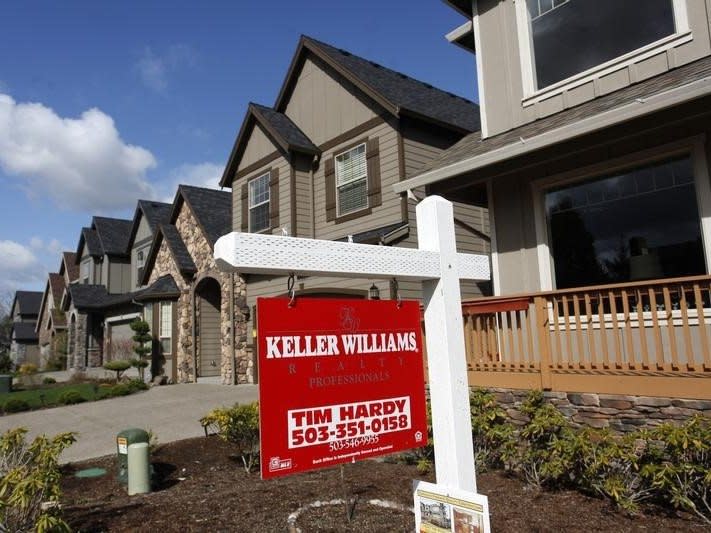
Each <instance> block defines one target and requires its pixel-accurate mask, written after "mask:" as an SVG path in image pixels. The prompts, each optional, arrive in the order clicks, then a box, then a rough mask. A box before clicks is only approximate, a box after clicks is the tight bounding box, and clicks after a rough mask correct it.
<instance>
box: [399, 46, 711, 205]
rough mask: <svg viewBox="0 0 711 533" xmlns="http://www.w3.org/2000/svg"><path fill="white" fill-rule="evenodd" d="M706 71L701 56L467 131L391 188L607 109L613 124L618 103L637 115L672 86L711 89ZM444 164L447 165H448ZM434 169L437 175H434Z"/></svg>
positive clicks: (488, 157)
mask: <svg viewBox="0 0 711 533" xmlns="http://www.w3.org/2000/svg"><path fill="white" fill-rule="evenodd" d="M710 77H711V56H707V57H705V58H702V59H699V60H697V61H695V62H692V63H689V64H687V65H684V66H682V67H678V68H676V69H673V70H670V71H668V72H666V73H664V74H661V75H659V76H654V77H652V78H648V79H646V80H644V81H641V82H639V83H636V84H634V85H630V86H628V87H625V88H624V89H621V90H619V91H616V92H613V93H610V94H607V95H605V96H602V97H600V98H596V99H594V100H590V101H588V102H585V103H582V104H580V105H578V106H576V107H572V108H570V109H566V110H564V111H560V112H559V113H556V114H554V115H550V116H548V117H545V118H542V119H538V120H536V121H534V122H530V123H528V124H524V125H523V126H519V127H517V128H514V129H512V130H509V131H506V132H503V133H500V134H498V135H494V136H491V137H487V138H485V139H482V138H481V133H480V132H475V133H472V134H471V135H467V136H466V137H464V138H462V139H461V140H460V141H459V142H458V143H456V144H455V145H453V146H452V147H451V148H449V149H447V150H444V151H443V152H441V153H440V154H439V155H438V156H437V157H436V158H434V159H433V160H431V161H430V162H429V163H427V164H426V165H424V166H423V167H422V168H421V169H420V170H419V171H418V172H417V173H416V174H415V175H414V176H413V177H412V178H410V179H408V180H405V181H402V182H399V183H397V184H395V185H394V186H393V189H394V190H395V191H396V192H402V191H404V190H407V189H411V188H414V187H419V186H422V185H427V184H429V183H434V182H436V181H440V180H442V179H447V178H448V177H454V176H456V175H460V174H463V173H465V172H469V171H473V170H475V169H476V168H484V167H486V166H488V165H490V164H494V163H497V162H499V161H500V160H503V159H509V158H513V157H515V156H518V155H521V154H520V153H519V154H515V155H510V154H511V153H512V152H513V151H518V152H523V151H526V150H530V151H533V150H535V149H539V148H541V146H538V144H539V143H537V142H535V141H536V139H538V138H539V137H540V138H541V139H543V138H545V137H546V136H548V137H551V138H552V137H554V136H556V135H558V134H561V135H562V134H563V133H562V132H565V131H567V130H566V128H571V127H575V128H578V129H582V128H584V127H585V125H586V121H595V124H593V125H592V126H591V131H595V130H596V129H598V130H599V129H601V128H602V127H607V126H598V125H597V120H598V118H597V117H598V116H599V115H602V116H605V114H606V113H607V114H608V115H610V112H612V113H614V115H610V116H611V117H612V118H611V121H612V124H617V123H619V122H621V121H623V120H631V119H630V118H626V119H621V118H620V117H622V108H625V109H631V110H632V111H633V112H636V113H638V114H636V115H635V116H641V115H643V114H645V113H649V112H653V111H654V108H653V107H652V105H651V104H652V100H653V99H654V98H660V99H662V98H666V100H669V94H671V93H672V92H674V91H676V92H677V93H681V92H684V91H685V90H687V89H689V88H692V89H689V90H690V92H693V93H694V94H696V96H694V98H698V97H700V96H699V95H701V96H704V95H706V94H708V93H709V92H711V91H709V88H710V87H711V85H709V83H708V80H709V78H710ZM696 86H698V87H699V88H700V89H699V90H696V89H695V88H694V87H696ZM697 93H698V94H697ZM680 98H682V101H684V99H686V100H691V99H693V98H690V97H687V96H686V95H685V94H682V95H681V96H680ZM669 105H671V104H669ZM632 118H635V117H632ZM593 126H594V127H593ZM585 133H586V132H585V131H583V132H581V133H577V134H576V135H570V134H568V135H565V140H569V139H573V138H574V137H576V136H581V135H584V134H585ZM541 142H543V141H541ZM554 142H558V141H554V140H551V141H550V143H549V144H553V143H554ZM543 147H545V146H543ZM478 162H480V164H478V165H476V167H474V166H473V165H475V164H476V163H478ZM470 163H471V164H470ZM463 165H467V166H468V167H472V168H462V169H461V170H459V169H457V170H455V168H456V167H459V166H463ZM455 166H456V167H455ZM447 167H453V168H452V170H449V169H448V168H447ZM443 173H446V174H447V176H442V174H443ZM435 174H437V175H438V176H437V177H435V176H434V175H435Z"/></svg>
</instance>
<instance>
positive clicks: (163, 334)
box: [158, 302, 173, 354]
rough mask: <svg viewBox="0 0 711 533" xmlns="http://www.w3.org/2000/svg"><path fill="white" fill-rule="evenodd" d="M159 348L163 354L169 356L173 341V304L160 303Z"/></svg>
mask: <svg viewBox="0 0 711 533" xmlns="http://www.w3.org/2000/svg"><path fill="white" fill-rule="evenodd" d="M158 335H159V337H160V347H161V351H162V353H164V354H169V353H171V351H172V341H173V303H172V302H161V303H160V328H159V333H158Z"/></svg>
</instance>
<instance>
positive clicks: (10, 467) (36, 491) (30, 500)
mask: <svg viewBox="0 0 711 533" xmlns="http://www.w3.org/2000/svg"><path fill="white" fill-rule="evenodd" d="M26 433H27V430H26V429H24V428H18V429H13V430H9V431H7V432H5V433H4V434H2V435H0V495H2V496H0V530H2V531H37V532H38V533H45V532H49V531H53V532H58V531H70V529H69V526H68V525H67V524H66V522H64V520H62V518H61V515H60V511H61V507H60V506H59V500H60V496H61V494H60V486H59V481H60V479H61V473H60V470H59V456H60V454H61V453H62V451H63V450H64V449H65V448H67V447H68V446H70V445H71V444H72V443H73V442H74V441H75V440H76V439H75V436H74V434H73V433H60V434H58V435H56V436H55V437H53V438H51V439H50V438H47V437H46V436H44V435H41V436H39V437H37V438H35V439H34V441H32V443H31V444H30V443H27V442H26V441H25V434H26Z"/></svg>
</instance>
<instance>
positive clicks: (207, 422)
mask: <svg viewBox="0 0 711 533" xmlns="http://www.w3.org/2000/svg"><path fill="white" fill-rule="evenodd" d="M200 423H201V424H202V426H203V427H204V428H209V427H213V428H215V429H216V430H217V432H218V434H219V435H220V437H221V438H222V439H224V440H226V441H228V442H231V443H233V444H234V445H235V446H236V448H237V453H238V454H239V455H240V457H241V459H242V464H243V465H244V469H245V470H246V471H247V472H248V473H249V472H251V471H252V468H253V467H254V466H255V465H256V464H257V462H258V460H259V404H258V403H257V402H253V403H250V404H244V405H240V404H235V405H234V406H233V407H221V408H217V409H213V410H212V411H210V412H209V413H208V414H207V415H206V416H204V417H202V418H201V419H200Z"/></svg>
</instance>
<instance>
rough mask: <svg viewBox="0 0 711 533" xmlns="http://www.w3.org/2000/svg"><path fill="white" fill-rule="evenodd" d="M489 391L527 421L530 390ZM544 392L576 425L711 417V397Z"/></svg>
mask: <svg viewBox="0 0 711 533" xmlns="http://www.w3.org/2000/svg"><path fill="white" fill-rule="evenodd" d="M489 390H490V391H491V392H493V393H494V396H495V397H496V400H497V402H498V403H499V405H501V407H503V408H504V409H505V410H506V413H507V414H508V416H509V418H510V419H511V421H512V422H513V423H514V424H518V425H522V424H524V423H525V422H526V421H527V418H526V415H524V414H523V413H521V411H520V406H521V403H522V402H523V401H524V400H525V399H526V396H527V395H528V392H529V391H526V390H513V389H493V388H492V389H489ZM543 395H544V396H545V398H546V400H547V401H548V402H550V403H551V404H553V405H555V406H556V407H557V408H558V410H559V411H560V412H561V413H563V415H565V417H566V418H568V419H569V420H570V421H571V422H572V423H573V424H574V425H576V426H589V427H593V428H608V427H609V428H610V429H611V430H613V431H617V432H627V431H634V430H636V429H640V428H641V427H652V426H658V425H659V424H662V423H664V422H673V421H683V420H686V419H687V418H690V417H692V416H694V415H697V414H698V415H703V416H707V417H711V400H682V399H677V398H658V397H651V396H623V395H618V394H594V393H571V392H568V393H566V392H550V391H546V392H544V393H543Z"/></svg>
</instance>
